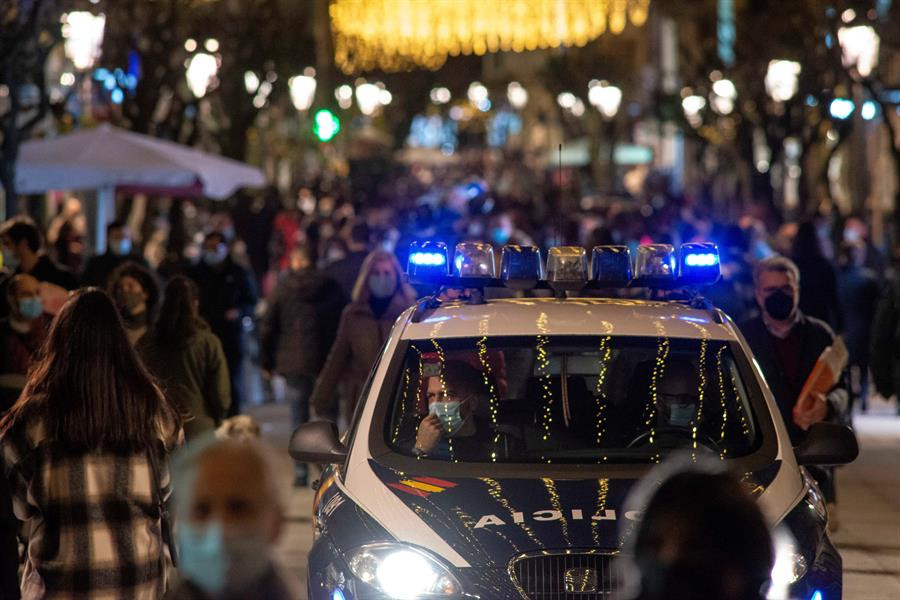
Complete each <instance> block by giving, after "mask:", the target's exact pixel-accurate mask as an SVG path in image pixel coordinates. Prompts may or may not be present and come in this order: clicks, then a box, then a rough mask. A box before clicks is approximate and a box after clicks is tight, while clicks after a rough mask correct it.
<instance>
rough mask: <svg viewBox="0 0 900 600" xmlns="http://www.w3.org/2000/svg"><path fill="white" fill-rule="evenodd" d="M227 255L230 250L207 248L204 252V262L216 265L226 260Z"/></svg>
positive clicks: (212, 265)
mask: <svg viewBox="0 0 900 600" xmlns="http://www.w3.org/2000/svg"><path fill="white" fill-rule="evenodd" d="M226 256H228V252H226V251H223V250H207V251H206V252H204V253H203V262H205V263H206V264H208V265H209V266H211V267H215V266H217V265H221V264H222V263H223V262H225V257H226Z"/></svg>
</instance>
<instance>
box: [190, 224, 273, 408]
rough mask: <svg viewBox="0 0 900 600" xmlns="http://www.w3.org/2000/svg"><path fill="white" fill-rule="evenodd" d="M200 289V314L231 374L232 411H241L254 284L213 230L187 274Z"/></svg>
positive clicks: (222, 236) (255, 293)
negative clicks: (246, 326)
mask: <svg viewBox="0 0 900 600" xmlns="http://www.w3.org/2000/svg"><path fill="white" fill-rule="evenodd" d="M188 275H189V277H190V278H191V279H193V280H194V283H196V284H197V287H198V288H199V289H200V314H201V316H203V318H204V319H205V320H206V322H207V323H209V326H210V328H211V329H212V331H213V333H215V334H216V335H217V336H218V337H219V340H220V341H221V342H222V349H223V350H224V351H225V358H226V359H227V361H228V372H229V374H230V375H231V408H230V409H229V413H228V416H233V415H236V414H239V413H240V411H241V401H242V394H241V392H242V390H243V377H242V376H241V375H242V371H243V369H242V366H243V362H244V356H245V354H246V347H245V346H246V344H245V341H244V319H245V318H247V317H252V316H253V310H254V308H255V307H256V301H257V292H256V284H255V283H254V282H253V277H252V276H251V274H250V272H249V271H248V270H247V269H245V268H244V267H242V266H240V265H239V264H237V263H236V262H234V260H233V259H232V258H231V256H229V253H228V246H227V245H226V244H225V236H224V235H223V234H222V233H220V232H218V231H213V232H211V233H209V234H208V235H207V236H206V240H205V241H204V242H203V257H202V259H201V261H200V262H199V263H198V264H197V265H195V266H194V267H193V268H191V270H190V271H189V273H188Z"/></svg>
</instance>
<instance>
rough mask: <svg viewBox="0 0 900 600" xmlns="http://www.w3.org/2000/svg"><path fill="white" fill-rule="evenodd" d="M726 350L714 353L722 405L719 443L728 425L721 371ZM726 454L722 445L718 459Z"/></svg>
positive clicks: (723, 379)
mask: <svg viewBox="0 0 900 600" xmlns="http://www.w3.org/2000/svg"><path fill="white" fill-rule="evenodd" d="M726 348H727V346H722V347H721V348H719V351H718V352H717V353H716V371H718V373H719V399H720V401H721V403H722V432H721V433H720V435H719V442H720V443H721V442H724V441H725V425H726V424H727V423H728V406H727V405H726V404H725V372H724V371H723V370H722V355H723V354H724V353H725V349H726ZM726 454H728V448H726V447H725V445H724V444H722V451H721V452H720V453H719V458H721V459H722V460H725V455H726Z"/></svg>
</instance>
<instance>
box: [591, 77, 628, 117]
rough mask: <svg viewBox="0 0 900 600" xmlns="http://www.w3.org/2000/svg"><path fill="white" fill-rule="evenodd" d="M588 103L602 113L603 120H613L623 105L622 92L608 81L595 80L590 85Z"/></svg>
mask: <svg viewBox="0 0 900 600" xmlns="http://www.w3.org/2000/svg"><path fill="white" fill-rule="evenodd" d="M588 102H590V103H591V105H592V106H594V107H595V108H596V109H597V110H599V111H600V114H601V115H603V118H605V119H607V120H611V119H612V118H613V117H615V116H616V113H618V112H619V105H621V104H622V90H621V89H619V88H617V87H616V86H614V85H610V83H609V82H608V81H597V80H596V79H594V80H592V81H591V82H590V83H589V84H588Z"/></svg>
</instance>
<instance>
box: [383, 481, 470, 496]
mask: <svg viewBox="0 0 900 600" xmlns="http://www.w3.org/2000/svg"><path fill="white" fill-rule="evenodd" d="M388 485H389V486H390V487H392V488H394V489H395V490H400V491H401V492H406V493H407V494H411V495H413V496H419V497H420V498H427V497H428V496H430V495H431V494H439V493H440V492H443V491H446V490H448V489H450V488H454V487H456V484H455V483H453V482H452V481H446V480H444V479H437V478H435V477H413V478H412V479H403V480H401V481H400V482H399V483H389V484H388Z"/></svg>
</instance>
